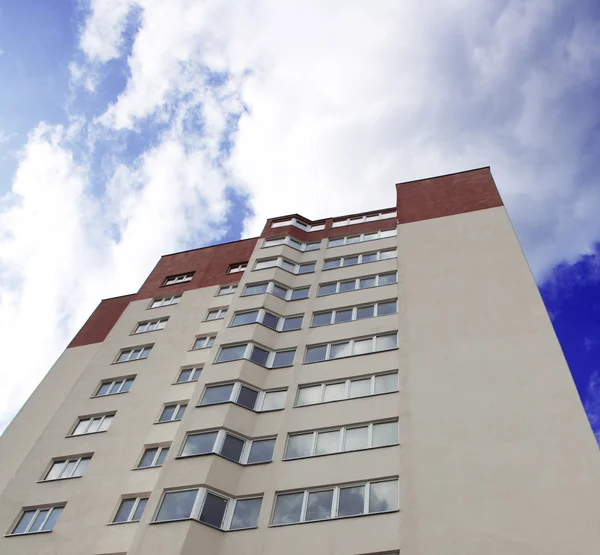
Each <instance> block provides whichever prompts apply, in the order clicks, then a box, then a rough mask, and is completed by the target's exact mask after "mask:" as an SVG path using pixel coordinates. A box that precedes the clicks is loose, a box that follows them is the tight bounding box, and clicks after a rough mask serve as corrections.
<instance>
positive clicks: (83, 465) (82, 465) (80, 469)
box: [73, 457, 90, 476]
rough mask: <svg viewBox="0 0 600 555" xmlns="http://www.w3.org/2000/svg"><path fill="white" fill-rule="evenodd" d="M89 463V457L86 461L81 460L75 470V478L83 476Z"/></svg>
mask: <svg viewBox="0 0 600 555" xmlns="http://www.w3.org/2000/svg"><path fill="white" fill-rule="evenodd" d="M89 462H90V459H89V457H87V458H85V459H81V460H80V461H79V464H78V465H77V468H76V469H75V472H74V473H73V476H83V474H84V472H85V469H86V468H87V466H88V464H89Z"/></svg>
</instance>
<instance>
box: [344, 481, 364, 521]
mask: <svg viewBox="0 0 600 555" xmlns="http://www.w3.org/2000/svg"><path fill="white" fill-rule="evenodd" d="M364 506H365V486H354V487H351V488H340V500H339V506H338V516H351V515H362V514H363V513H364V510H365V509H364Z"/></svg>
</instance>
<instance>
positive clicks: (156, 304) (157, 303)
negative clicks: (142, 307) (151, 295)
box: [150, 295, 181, 308]
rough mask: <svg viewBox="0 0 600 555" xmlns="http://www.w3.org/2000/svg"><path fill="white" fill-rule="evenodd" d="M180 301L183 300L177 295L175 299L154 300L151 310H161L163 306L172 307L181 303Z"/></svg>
mask: <svg viewBox="0 0 600 555" xmlns="http://www.w3.org/2000/svg"><path fill="white" fill-rule="evenodd" d="M179 299H181V295H175V296H173V297H162V298H160V299H154V300H153V301H152V304H150V308H159V307H161V306H170V305H172V304H177V303H179Z"/></svg>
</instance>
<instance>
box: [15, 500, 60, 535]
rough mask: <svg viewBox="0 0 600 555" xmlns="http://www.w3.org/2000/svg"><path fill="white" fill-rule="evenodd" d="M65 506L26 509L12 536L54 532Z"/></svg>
mask: <svg viewBox="0 0 600 555" xmlns="http://www.w3.org/2000/svg"><path fill="white" fill-rule="evenodd" d="M64 508H65V505H57V506H51V507H36V508H31V509H24V510H23V513H22V514H21V517H20V518H19V521H18V522H17V524H16V525H15V527H14V528H13V529H12V532H11V533H10V534H11V535H17V534H36V533H38V532H52V530H53V529H54V526H55V525H56V521H57V520H58V517H59V516H60V515H61V513H62V512H63V509H64Z"/></svg>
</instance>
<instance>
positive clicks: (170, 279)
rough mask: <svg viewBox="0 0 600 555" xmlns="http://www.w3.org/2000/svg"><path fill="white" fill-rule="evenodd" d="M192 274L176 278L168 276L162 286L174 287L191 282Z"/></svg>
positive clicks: (180, 275)
mask: <svg viewBox="0 0 600 555" xmlns="http://www.w3.org/2000/svg"><path fill="white" fill-rule="evenodd" d="M193 277H194V272H190V273H188V274H179V275H178V276H170V277H168V278H167V279H165V282H164V283H163V285H175V284H176V283H185V282H186V281H192V278H193Z"/></svg>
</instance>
